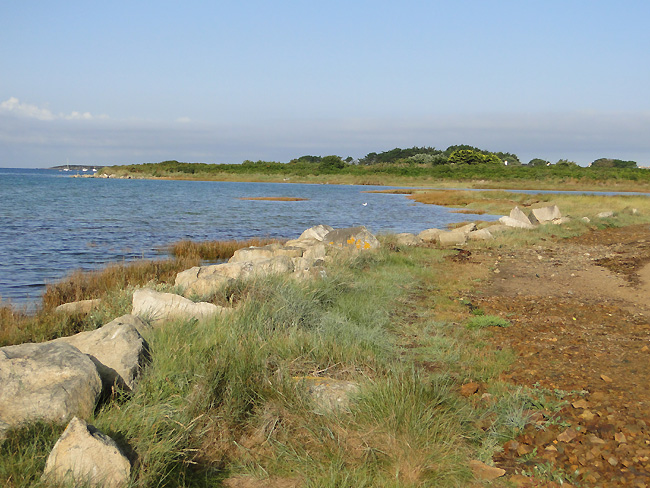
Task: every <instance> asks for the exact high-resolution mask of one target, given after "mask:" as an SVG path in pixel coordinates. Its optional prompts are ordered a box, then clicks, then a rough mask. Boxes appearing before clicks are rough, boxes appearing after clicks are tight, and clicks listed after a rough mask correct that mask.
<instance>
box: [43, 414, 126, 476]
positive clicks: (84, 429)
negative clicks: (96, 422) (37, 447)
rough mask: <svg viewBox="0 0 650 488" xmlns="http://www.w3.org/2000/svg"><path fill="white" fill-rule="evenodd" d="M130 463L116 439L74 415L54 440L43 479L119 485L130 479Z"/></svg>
mask: <svg viewBox="0 0 650 488" xmlns="http://www.w3.org/2000/svg"><path fill="white" fill-rule="evenodd" d="M130 476H131V463H130V462H129V460H128V459H127V457H126V456H125V455H124V454H123V453H122V452H121V451H120V448H119V447H118V446H117V444H116V443H115V441H113V439H111V438H110V437H108V436H107V435H105V434H102V433H101V432H100V431H99V430H97V429H96V428H95V427H93V426H92V425H88V424H87V423H86V422H84V421H83V420H80V419H78V418H77V417H74V418H73V419H72V420H71V421H70V423H69V424H68V426H67V427H66V429H65V431H63V434H61V437H59V439H58V440H57V441H56V444H55V445H54V448H53V449H52V451H51V452H50V455H49V456H48V458H47V463H46V464H45V470H44V472H43V479H44V480H46V481H48V482H50V483H52V482H53V483H62V484H63V483H70V484H73V485H74V486H91V487H98V488H99V487H102V488H122V487H124V486H126V485H127V484H128V482H129V478H130Z"/></svg>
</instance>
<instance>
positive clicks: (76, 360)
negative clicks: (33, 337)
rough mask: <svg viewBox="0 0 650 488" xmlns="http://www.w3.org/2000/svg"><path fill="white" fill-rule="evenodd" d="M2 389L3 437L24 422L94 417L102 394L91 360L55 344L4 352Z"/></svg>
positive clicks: (22, 346) (0, 356)
mask: <svg viewBox="0 0 650 488" xmlns="http://www.w3.org/2000/svg"><path fill="white" fill-rule="evenodd" d="M0 385H1V386H0V425H2V426H3V427H2V428H0V438H2V437H3V434H4V432H2V429H4V430H6V428H8V427H14V426H18V425H20V424H23V423H26V422H33V421H36V420H45V421H55V422H64V421H66V420H68V419H70V418H71V417H72V416H74V415H78V416H81V417H87V416H90V415H91V414H92V412H93V410H94V409H95V404H96V402H97V400H98V398H99V395H100V393H101V391H102V381H101V379H100V377H99V374H98V373H97V369H96V367H95V364H94V363H93V362H92V361H91V360H90V358H89V357H88V356H87V355H86V354H84V353H82V352H81V351H80V350H79V349H77V348H76V347H74V346H71V345H70V344H65V343H53V342H46V343H42V344H30V343H28V344H20V345H17V346H6V347H2V348H0Z"/></svg>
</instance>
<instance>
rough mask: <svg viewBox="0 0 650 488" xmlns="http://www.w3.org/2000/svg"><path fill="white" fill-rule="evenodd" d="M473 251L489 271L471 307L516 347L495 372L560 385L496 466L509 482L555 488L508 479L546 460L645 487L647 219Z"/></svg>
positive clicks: (583, 477)
mask: <svg viewBox="0 0 650 488" xmlns="http://www.w3.org/2000/svg"><path fill="white" fill-rule="evenodd" d="M474 258H475V259H480V260H481V261H482V262H484V263H485V264H487V265H489V266H491V267H492V268H493V271H492V273H491V280H490V282H489V284H487V285H486V286H484V287H483V288H482V289H481V290H479V291H477V293H476V294H475V296H474V297H473V302H474V305H476V306H480V307H481V308H482V309H483V310H484V311H485V312H486V313H488V314H494V315H499V316H502V317H505V318H508V319H509V320H510V321H511V322H512V324H513V326H512V327H509V328H503V329H500V328H495V330H494V334H493V341H494V344H495V345H496V346H497V347H511V348H512V349H514V350H515V351H516V353H517V360H516V363H515V364H514V366H513V368H512V369H511V371H509V372H508V373H507V374H506V375H504V379H506V380H509V381H512V382H514V383H515V384H519V385H527V386H532V385H535V384H538V385H540V386H541V387H544V388H548V389H549V390H556V389H557V390H562V391H565V392H570V394H569V395H568V396H566V397H565V399H566V400H568V403H567V404H566V405H565V406H564V407H563V408H562V410H561V411H560V412H559V414H558V415H557V416H554V415H553V414H552V412H550V411H549V412H544V414H545V418H539V419H537V420H538V422H536V423H534V424H533V425H530V426H529V427H528V428H527V429H526V431H525V432H524V434H523V435H521V436H520V437H519V438H518V439H517V440H516V441H511V442H509V443H508V444H506V445H505V446H504V451H503V453H501V454H499V455H497V456H496V457H495V458H494V460H495V462H496V463H497V465H499V466H501V467H502V468H504V469H506V470H507V472H508V476H510V479H511V480H512V481H513V482H516V483H517V484H518V485H519V486H560V485H559V484H556V483H554V482H549V481H540V480H539V479H538V480H531V479H529V478H524V477H522V476H517V475H516V474H515V473H516V472H521V470H526V471H528V472H532V467H533V466H534V465H536V464H537V465H539V464H546V467H547V468H548V471H549V472H550V473H554V474H553V475H552V476H556V475H558V474H559V473H565V474H567V475H569V476H571V475H573V476H575V484H577V485H580V486H589V487H594V486H626V487H639V488H641V487H650V226H648V225H643V226H631V227H624V228H620V229H606V230H602V231H594V232H591V233H589V234H587V235H584V236H580V237H578V238H574V239H568V240H560V241H550V240H549V241H547V242H544V243H543V245H540V246H536V247H534V248H532V249H521V250H515V251H501V250H499V251H494V250H491V251H486V252H485V253H483V254H480V253H479V254H478V255H476V254H475V256H474ZM549 418H554V420H553V421H552V422H551V424H552V425H550V426H549V425H547V426H546V427H545V428H541V427H542V424H547V423H548V422H547V421H548V419H549ZM576 473H577V474H576ZM552 476H551V478H552ZM563 486H567V485H566V484H564V485H563ZM569 486H570V485H569Z"/></svg>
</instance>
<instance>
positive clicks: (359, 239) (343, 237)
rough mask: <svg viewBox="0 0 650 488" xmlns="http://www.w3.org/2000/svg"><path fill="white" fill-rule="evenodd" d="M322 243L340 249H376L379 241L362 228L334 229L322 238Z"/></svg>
mask: <svg viewBox="0 0 650 488" xmlns="http://www.w3.org/2000/svg"><path fill="white" fill-rule="evenodd" d="M323 242H325V243H326V244H327V245H329V246H332V247H337V248H341V249H359V250H365V249H377V248H378V247H379V241H378V240H377V238H376V237H375V236H374V235H372V234H371V233H370V232H369V231H368V229H366V228H365V227H364V226H360V227H348V228H345V229H334V230H331V231H329V232H328V233H327V234H326V235H325V237H324V238H323Z"/></svg>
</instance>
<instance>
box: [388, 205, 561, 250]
mask: <svg viewBox="0 0 650 488" xmlns="http://www.w3.org/2000/svg"><path fill="white" fill-rule="evenodd" d="M568 221H569V218H568V217H562V214H561V213H560V209H559V208H558V207H557V206H556V205H542V206H537V207H532V208H531V209H530V211H528V212H524V211H523V210H521V209H520V208H519V207H515V208H513V209H512V210H511V211H510V215H504V216H503V217H501V218H500V219H499V224H492V225H490V226H488V227H485V228H482V229H477V228H476V224H474V223H471V224H467V225H464V226H462V227H458V228H456V229H453V230H442V229H426V230H423V231H422V232H420V233H419V234H418V235H417V236H414V235H413V234H398V243H399V244H401V245H413V244H408V243H407V240H406V239H408V240H409V242H414V240H413V238H415V239H420V241H421V242H423V243H437V244H438V245H440V246H443V247H444V246H459V245H463V244H465V243H466V242H467V241H487V240H491V239H494V234H497V233H499V232H503V231H505V230H508V229H511V228H516V229H534V228H535V227H537V226H538V225H546V224H555V225H560V224H564V223H566V222H568ZM406 236H412V237H406ZM416 245H417V244H416Z"/></svg>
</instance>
